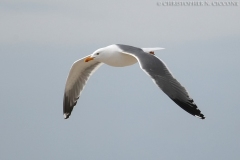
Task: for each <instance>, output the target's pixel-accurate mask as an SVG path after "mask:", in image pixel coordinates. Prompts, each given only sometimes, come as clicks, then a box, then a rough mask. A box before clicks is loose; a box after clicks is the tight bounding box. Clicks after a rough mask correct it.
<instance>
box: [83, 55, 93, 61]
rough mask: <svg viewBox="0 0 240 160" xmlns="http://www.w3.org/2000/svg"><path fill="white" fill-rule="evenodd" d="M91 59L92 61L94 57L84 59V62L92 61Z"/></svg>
mask: <svg viewBox="0 0 240 160" xmlns="http://www.w3.org/2000/svg"><path fill="white" fill-rule="evenodd" d="M93 59H94V57H90V56H88V57H87V58H86V59H85V62H88V61H91V60H93Z"/></svg>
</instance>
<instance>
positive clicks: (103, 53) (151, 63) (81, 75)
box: [63, 44, 205, 119]
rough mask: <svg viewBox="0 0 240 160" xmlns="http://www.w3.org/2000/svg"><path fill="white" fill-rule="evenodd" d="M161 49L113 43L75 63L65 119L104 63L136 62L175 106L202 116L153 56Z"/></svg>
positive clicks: (123, 63)
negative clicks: (93, 74) (95, 72)
mask: <svg viewBox="0 0 240 160" xmlns="http://www.w3.org/2000/svg"><path fill="white" fill-rule="evenodd" d="M160 49H163V48H137V47H133V46H129V45H123V44H113V45H110V46H107V47H104V48H100V49H98V50H96V51H95V52H93V54H91V55H89V56H87V57H84V58H82V59H79V60H77V61H76V62H74V63H73V65H72V67H71V70H70V72H69V75H68V78H67V82H66V86H65V92H64V99H63V114H64V118H65V119H67V118H69V116H70V115H71V112H72V110H73V107H74V106H75V105H76V104H77V100H78V99H79V96H80V93H81V91H82V90H83V88H84V86H85V84H86V82H87V80H88V78H89V77H90V75H91V74H92V73H93V72H94V71H95V70H97V68H99V67H100V66H101V65H102V64H103V63H105V64H107V65H110V66H114V67H125V66H129V65H133V64H135V63H137V62H138V63H139V65H140V68H141V69H142V70H143V71H144V72H145V73H147V74H148V75H149V76H150V77H151V78H152V80H153V81H154V82H155V83H156V85H157V86H158V87H159V88H160V89H161V90H162V91H163V92H164V93H165V94H167V95H168V97H169V98H171V99H172V100H173V101H174V102H175V103H176V104H177V105H178V106H180V107H181V108H182V109H184V110H185V111H187V112H188V113H190V114H192V115H193V116H196V117H198V118H200V119H205V117H204V115H203V114H202V113H201V111H200V110H199V109H198V108H197V105H196V104H195V103H194V101H193V99H192V98H191V97H190V96H189V94H188V92H187V91H186V89H185V88H184V87H183V86H182V85H181V84H180V83H179V82H178V81H177V80H176V79H175V78H174V77H173V76H172V74H171V73H170V71H169V69H168V68H167V66H166V65H165V64H164V62H163V61H161V60H160V59H159V58H157V57H156V56H155V55H154V51H156V50H160Z"/></svg>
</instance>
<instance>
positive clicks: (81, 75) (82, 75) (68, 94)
mask: <svg viewBox="0 0 240 160" xmlns="http://www.w3.org/2000/svg"><path fill="white" fill-rule="evenodd" d="M85 58H86V57H84V58H82V59H80V60H78V61H76V62H74V63H73V65H72V68H71V70H70V72H69V75H68V78H67V82H66V86H65V91H64V98H63V114H64V118H65V119H67V118H68V117H69V116H70V115H71V112H72V110H73V107H74V106H75V105H76V104H77V100H78V98H79V95H80V93H81V91H82V90H83V87H84V86H85V84H86V82H87V80H88V78H89V77H90V75H91V74H92V73H93V72H94V71H95V70H96V69H97V68H98V67H100V65H101V64H102V63H100V62H97V61H95V60H91V61H89V62H85V61H84V60H85Z"/></svg>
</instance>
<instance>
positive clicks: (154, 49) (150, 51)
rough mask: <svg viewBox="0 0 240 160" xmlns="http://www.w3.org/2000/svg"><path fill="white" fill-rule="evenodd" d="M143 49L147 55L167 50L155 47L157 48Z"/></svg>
mask: <svg viewBox="0 0 240 160" xmlns="http://www.w3.org/2000/svg"><path fill="white" fill-rule="evenodd" d="M141 49H142V50H143V51H144V52H146V53H154V51H157V50H162V49H165V48H159V47H155V48H141Z"/></svg>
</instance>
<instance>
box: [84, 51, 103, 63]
mask: <svg viewBox="0 0 240 160" xmlns="http://www.w3.org/2000/svg"><path fill="white" fill-rule="evenodd" d="M104 51H105V48H100V49H98V50H96V51H94V52H93V53H92V54H91V55H90V56H88V57H87V58H86V59H85V62H88V61H91V60H93V59H95V60H97V61H101V57H102V56H103V55H104V53H105V52H104Z"/></svg>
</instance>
